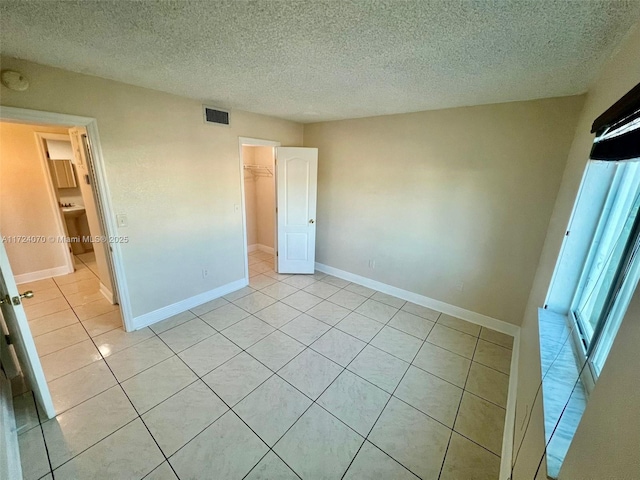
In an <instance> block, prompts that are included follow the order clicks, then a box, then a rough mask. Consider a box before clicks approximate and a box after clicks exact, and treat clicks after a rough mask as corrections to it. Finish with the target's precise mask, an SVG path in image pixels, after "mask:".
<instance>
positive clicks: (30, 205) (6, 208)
mask: <svg viewBox="0 0 640 480" xmlns="http://www.w3.org/2000/svg"><path fill="white" fill-rule="evenodd" d="M67 130H68V129H67V128H64V127H45V126H35V125H18V124H12V123H6V122H0V232H2V235H3V236H6V237H11V236H14V235H27V236H29V235H35V236H44V237H49V236H54V237H56V238H57V237H58V236H59V235H64V231H60V230H59V227H58V223H57V221H56V215H59V213H58V211H57V210H58V205H57V204H56V203H55V202H54V201H52V199H51V195H50V192H49V188H50V187H49V185H48V184H49V182H50V180H49V178H48V175H49V172H48V171H47V170H45V168H44V166H43V162H42V159H41V154H40V151H39V147H38V142H37V139H36V135H35V134H36V132H41V133H58V134H67ZM5 248H6V249H7V255H8V256H9V261H10V262H11V268H12V270H13V274H14V275H24V274H29V273H35V272H39V271H42V270H50V269H54V268H61V267H64V266H65V265H66V254H65V249H66V246H65V245H63V244H59V243H54V242H49V241H47V242H46V243H10V242H7V243H5Z"/></svg>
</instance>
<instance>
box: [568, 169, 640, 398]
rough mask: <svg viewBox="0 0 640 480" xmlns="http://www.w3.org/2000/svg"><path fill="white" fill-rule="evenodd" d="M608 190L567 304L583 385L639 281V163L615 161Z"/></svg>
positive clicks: (596, 367) (597, 370) (597, 364)
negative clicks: (585, 372) (585, 370)
mask: <svg viewBox="0 0 640 480" xmlns="http://www.w3.org/2000/svg"><path fill="white" fill-rule="evenodd" d="M615 168H616V171H615V174H614V177H613V181H612V183H611V188H610V190H609V193H608V195H607V198H606V200H605V204H604V208H603V209H602V214H601V216H600V220H599V222H598V226H597V229H596V232H595V235H594V238H593V240H592V244H591V248H590V251H589V253H588V256H587V260H586V262H585V267H584V269H583V271H582V275H581V278H580V281H579V283H578V288H577V290H576V294H575V296H574V299H573V302H572V305H571V314H572V319H573V321H574V322H575V323H576V326H577V328H576V329H574V332H575V333H576V337H575V338H576V339H577V341H578V343H579V345H578V347H579V348H578V349H577V350H578V355H579V356H581V357H582V358H580V359H579V360H581V361H580V363H583V362H584V361H587V362H588V363H587V364H588V366H589V371H588V374H590V376H591V378H588V379H587V382H586V383H587V387H589V386H592V385H593V384H594V383H595V380H596V379H597V378H598V376H599V374H600V371H601V370H602V367H603V365H604V362H605V360H606V358H607V355H608V353H609V351H610V349H611V345H612V343H613V340H614V338H615V334H616V333H617V331H618V327H619V326H620V323H621V321H622V318H623V316H624V314H625V312H626V310H627V307H628V305H629V301H630V299H631V294H632V293H633V291H634V290H635V287H636V285H637V283H638V276H639V274H640V268H639V264H640V262H638V259H637V257H638V255H637V254H638V248H639V247H640V215H639V214H638V213H639V210H640V162H624V163H620V164H617V165H616V167H615Z"/></svg>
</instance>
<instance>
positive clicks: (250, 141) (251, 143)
mask: <svg viewBox="0 0 640 480" xmlns="http://www.w3.org/2000/svg"><path fill="white" fill-rule="evenodd" d="M281 145H282V143H281V142H277V141H275V140H263V139H260V138H251V137H238V151H239V157H238V158H239V160H240V162H239V164H238V165H239V168H240V205H241V209H242V238H243V244H242V251H243V252H244V279H245V280H246V281H247V284H249V252H248V248H247V205H246V202H245V196H244V159H243V158H242V147H273V149H274V151H273V157H274V160H275V155H276V152H275V148H276V147H280V146H281ZM276 182H277V178H276V172H275V168H274V170H273V183H274V187H275V186H276ZM276 191H277V190H276ZM274 208H275V206H274ZM275 223H276V225H274V227H275V228H274V232H275V233H274V235H276V238H275V239H274V250H277V249H278V238H277V235H278V216H277V215H276V216H275ZM277 264H278V262H277V261H276V262H275V267H274V268H277Z"/></svg>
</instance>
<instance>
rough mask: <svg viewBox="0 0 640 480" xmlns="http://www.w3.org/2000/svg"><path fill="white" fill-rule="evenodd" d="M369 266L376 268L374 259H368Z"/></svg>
mask: <svg viewBox="0 0 640 480" xmlns="http://www.w3.org/2000/svg"><path fill="white" fill-rule="evenodd" d="M369 268H376V261H375V259H373V258H372V259H370V260H369Z"/></svg>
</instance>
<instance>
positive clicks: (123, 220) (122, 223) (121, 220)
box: [116, 213, 129, 227]
mask: <svg viewBox="0 0 640 480" xmlns="http://www.w3.org/2000/svg"><path fill="white" fill-rule="evenodd" d="M116 222H118V226H119V227H128V226H129V220H127V216H126V215H125V214H124V213H119V214H118V215H116Z"/></svg>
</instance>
